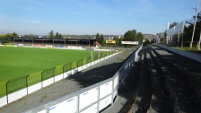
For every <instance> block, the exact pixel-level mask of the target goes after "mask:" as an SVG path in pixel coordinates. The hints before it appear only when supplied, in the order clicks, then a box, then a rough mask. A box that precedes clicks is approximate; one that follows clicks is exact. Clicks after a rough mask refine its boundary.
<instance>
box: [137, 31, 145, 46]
mask: <svg viewBox="0 0 201 113" xmlns="http://www.w3.org/2000/svg"><path fill="white" fill-rule="evenodd" d="M143 39H144V35H143V34H142V33H141V32H138V33H137V41H139V43H140V44H142V41H143Z"/></svg>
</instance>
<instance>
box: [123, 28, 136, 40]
mask: <svg viewBox="0 0 201 113" xmlns="http://www.w3.org/2000/svg"><path fill="white" fill-rule="evenodd" d="M123 40H124V41H137V37H136V30H135V29H133V30H129V31H127V32H126V33H125V34H124V39H123Z"/></svg>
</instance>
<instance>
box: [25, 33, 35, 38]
mask: <svg viewBox="0 0 201 113" xmlns="http://www.w3.org/2000/svg"><path fill="white" fill-rule="evenodd" d="M34 37H35V36H34V35H33V34H29V35H27V38H34Z"/></svg>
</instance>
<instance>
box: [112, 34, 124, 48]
mask: <svg viewBox="0 0 201 113" xmlns="http://www.w3.org/2000/svg"><path fill="white" fill-rule="evenodd" d="M113 40H115V41H116V46H122V45H121V41H122V40H123V38H121V37H120V38H119V37H117V36H114V38H113Z"/></svg>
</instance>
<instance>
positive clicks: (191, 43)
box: [190, 0, 199, 48]
mask: <svg viewBox="0 0 201 113" xmlns="http://www.w3.org/2000/svg"><path fill="white" fill-rule="evenodd" d="M198 11H199V0H197V7H196V15H195V22H194V27H193V34H192V38H191V42H190V48H192V45H193V38H194V34H195V27H196V22H197V16H198Z"/></svg>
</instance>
